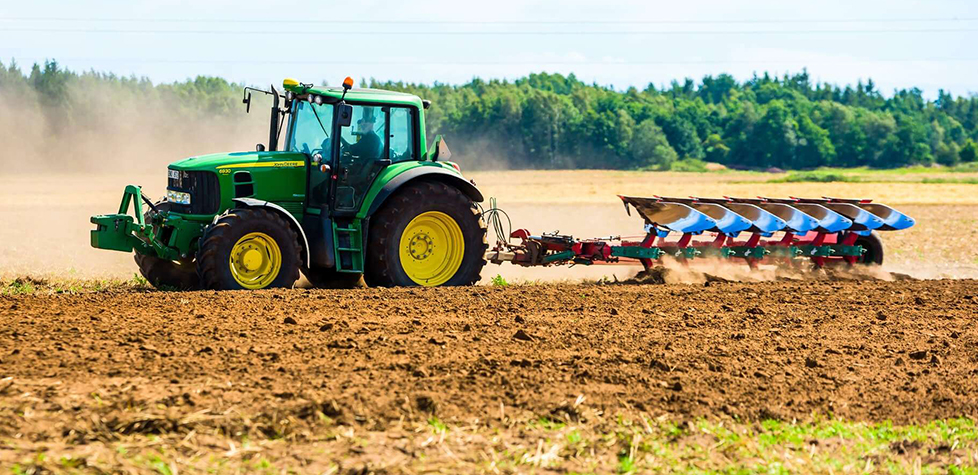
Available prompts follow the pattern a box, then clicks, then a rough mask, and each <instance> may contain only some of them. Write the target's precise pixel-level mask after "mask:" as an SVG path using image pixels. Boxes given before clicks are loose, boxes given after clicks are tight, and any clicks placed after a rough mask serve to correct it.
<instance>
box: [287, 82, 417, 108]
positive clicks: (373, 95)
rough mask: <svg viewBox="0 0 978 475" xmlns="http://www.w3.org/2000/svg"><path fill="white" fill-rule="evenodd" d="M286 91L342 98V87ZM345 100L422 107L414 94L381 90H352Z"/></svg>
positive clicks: (314, 87)
mask: <svg viewBox="0 0 978 475" xmlns="http://www.w3.org/2000/svg"><path fill="white" fill-rule="evenodd" d="M286 89H288V90H291V91H292V92H294V93H296V94H306V93H312V94H319V95H322V96H324V97H330V98H334V99H336V100H337V101H338V100H339V99H340V98H341V97H343V88H342V87H333V86H313V87H308V88H307V87H303V86H301V85H300V86H288V85H287V86H286ZM346 100H347V101H349V102H380V103H384V104H399V105H410V106H415V107H417V108H419V109H422V108H423V107H424V105H423V104H422V103H421V98H420V97H418V96H415V95H414V94H407V93H403V92H395V91H385V90H383V89H370V88H353V89H350V90H349V91H347V93H346Z"/></svg>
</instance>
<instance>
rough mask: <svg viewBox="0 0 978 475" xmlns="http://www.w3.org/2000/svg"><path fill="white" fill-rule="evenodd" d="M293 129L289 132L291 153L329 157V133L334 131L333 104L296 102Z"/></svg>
mask: <svg viewBox="0 0 978 475" xmlns="http://www.w3.org/2000/svg"><path fill="white" fill-rule="evenodd" d="M293 116H294V118H293V120H292V128H291V130H289V151H290V152H302V153H306V154H309V155H312V154H314V153H316V152H320V153H322V154H323V155H328V154H327V153H326V150H327V149H328V148H329V132H330V131H331V130H333V106H332V104H321V105H316V104H311V103H309V102H306V101H296V102H295V110H294V111H293Z"/></svg>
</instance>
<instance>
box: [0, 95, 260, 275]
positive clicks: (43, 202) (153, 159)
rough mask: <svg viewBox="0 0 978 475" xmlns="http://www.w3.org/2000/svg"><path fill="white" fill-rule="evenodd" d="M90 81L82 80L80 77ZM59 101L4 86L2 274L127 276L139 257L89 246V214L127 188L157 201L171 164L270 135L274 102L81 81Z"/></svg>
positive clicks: (247, 146) (111, 204)
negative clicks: (213, 101) (208, 100)
mask: <svg viewBox="0 0 978 475" xmlns="http://www.w3.org/2000/svg"><path fill="white" fill-rule="evenodd" d="M83 79H84V78H83ZM67 87H68V90H67V98H65V99H63V100H61V101H59V102H52V100H51V98H45V97H40V96H38V94H36V93H35V92H34V91H33V90H32V89H26V88H25V89H22V90H14V89H12V88H6V89H0V131H2V138H3V144H4V147H3V150H2V151H0V222H2V223H3V224H2V225H0V278H11V277H14V276H21V275H34V276H49V277H61V278H130V277H132V276H133V275H134V273H135V272H136V267H135V265H134V263H133V260H132V256H131V255H129V254H124V253H121V252H112V251H102V250H97V249H93V248H91V246H90V245H89V231H90V230H91V229H92V225H91V224H90V222H89V217H90V216H92V215H95V214H105V213H115V212H117V211H118V208H119V203H120V200H121V198H122V190H123V188H124V187H125V185H127V184H137V185H142V186H144V191H145V192H146V194H147V196H149V197H151V198H154V199H159V198H161V197H162V196H163V193H164V192H165V188H166V166H167V164H169V163H171V162H174V161H177V160H181V159H183V158H187V157H191V156H195V155H201V154H205V153H211V152H224V151H241V150H254V148H255V144H256V143H259V142H262V143H265V142H267V140H268V108H269V107H270V101H266V102H261V101H262V100H263V99H264V98H263V97H258V96H256V97H255V98H254V100H253V103H252V107H251V108H252V111H251V114H246V113H245V108H244V105H243V104H235V105H233V107H232V105H227V104H225V105H226V106H227V110H221V112H213V110H220V108H219V107H217V108H215V107H210V108H209V109H210V110H212V112H203V111H204V110H206V109H208V107H190V106H188V105H187V104H186V103H176V102H172V101H167V100H164V99H163V98H161V97H160V96H159V95H158V94H157V93H156V91H155V90H154V89H153V88H151V87H147V88H145V90H144V91H143V92H144V93H145V94H141V93H140V92H139V90H141V89H139V88H134V90H128V89H125V88H119V87H117V86H114V85H113V84H112V83H99V82H98V81H84V80H79V81H75V82H72V83H69V85H68V86H67Z"/></svg>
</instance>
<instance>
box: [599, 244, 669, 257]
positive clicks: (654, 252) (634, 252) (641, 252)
mask: <svg viewBox="0 0 978 475" xmlns="http://www.w3.org/2000/svg"><path fill="white" fill-rule="evenodd" d="M662 254H663V252H662V249H659V248H657V247H641V246H611V255H612V256H613V257H628V258H631V259H652V260H657V259H659V258H660V257H662Z"/></svg>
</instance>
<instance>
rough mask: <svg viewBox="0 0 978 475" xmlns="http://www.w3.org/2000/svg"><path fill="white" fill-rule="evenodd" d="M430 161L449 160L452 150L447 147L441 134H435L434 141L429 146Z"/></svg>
mask: <svg viewBox="0 0 978 475" xmlns="http://www.w3.org/2000/svg"><path fill="white" fill-rule="evenodd" d="M431 149H432V151H431V161H433V162H435V161H438V160H449V159H451V158H452V151H451V150H449V149H448V144H447V143H445V139H444V138H442V136H441V135H436V136H435V143H434V144H432V146H431Z"/></svg>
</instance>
